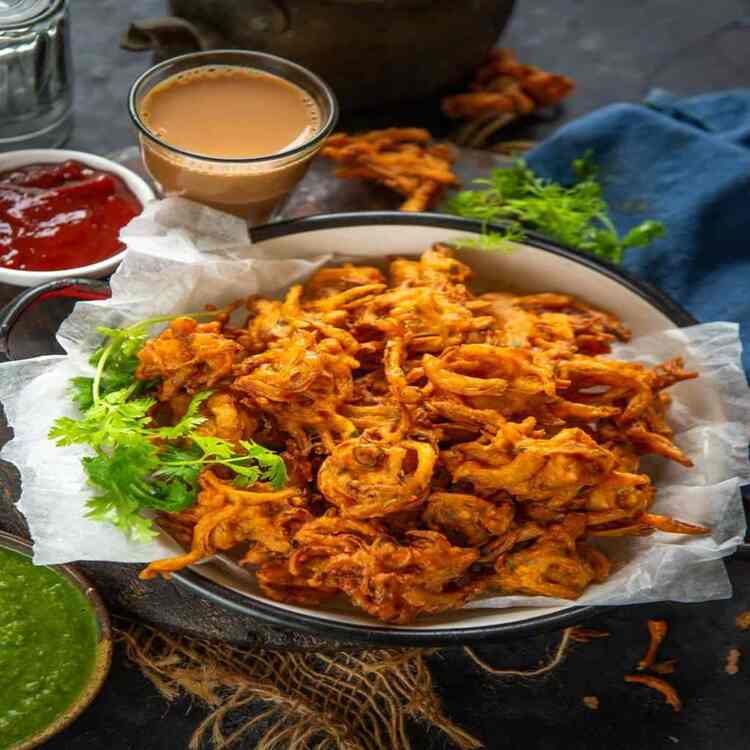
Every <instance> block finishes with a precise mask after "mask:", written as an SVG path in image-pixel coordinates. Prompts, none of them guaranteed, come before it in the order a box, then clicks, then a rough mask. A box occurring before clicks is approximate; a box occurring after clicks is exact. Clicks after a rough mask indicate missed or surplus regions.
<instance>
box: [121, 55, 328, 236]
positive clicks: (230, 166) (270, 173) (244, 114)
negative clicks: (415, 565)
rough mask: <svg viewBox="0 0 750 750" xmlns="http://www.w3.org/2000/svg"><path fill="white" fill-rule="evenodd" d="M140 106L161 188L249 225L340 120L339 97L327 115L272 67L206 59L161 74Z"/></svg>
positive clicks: (281, 194)
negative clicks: (234, 216)
mask: <svg viewBox="0 0 750 750" xmlns="http://www.w3.org/2000/svg"><path fill="white" fill-rule="evenodd" d="M220 54H221V53H216V55H220ZM239 54H241V53H234V56H235V57H236V56H237V55H239ZM248 54H254V55H258V53H248ZM186 57H189V56H186ZM196 57H200V55H197V56H196ZM261 57H262V56H261ZM266 57H271V56H266ZM180 59H181V58H176V60H180ZM271 59H272V60H279V59H278V58H271ZM170 62H172V61H167V64H168V63H170ZM280 62H281V63H286V61H283V60H281V61H280ZM286 64H287V65H289V66H293V64H292V63H286ZM163 65H165V64H164V63H163V64H162V66H157V68H155V69H153V70H156V69H158V68H160V67H163ZM293 67H294V68H297V67H298V66H293ZM299 70H301V71H303V72H306V71H304V69H302V68H300V69H299ZM146 75H148V74H146ZM309 75H310V76H311V77H312V74H309ZM315 80H319V79H315ZM141 81H143V77H142V78H141V79H140V80H139V81H137V82H136V84H134V89H135V88H136V87H137V86H138V85H139V83H140V82H141ZM321 85H322V86H324V84H322V82H321ZM331 98H332V97H331ZM132 101H133V100H132V97H131V112H132ZM136 111H137V119H136V124H137V125H138V126H139V127H140V128H141V138H140V140H141V152H142V155H143V160H144V162H145V165H146V168H147V169H148V171H149V173H150V174H151V176H152V177H153V179H154V180H155V182H156V183H157V184H158V185H159V187H160V189H161V191H162V193H164V194H167V195H175V194H176V195H182V196H184V197H186V198H191V199H193V200H196V201H198V202H200V203H204V204H206V205H208V206H211V207H213V208H217V209H219V210H222V211H227V212H229V213H232V214H235V215H237V216H240V217H242V218H245V219H247V221H248V222H249V223H250V224H251V225H252V224H258V223H261V222H264V221H267V220H268V219H269V218H270V216H271V215H272V213H273V212H274V210H275V209H276V208H277V207H278V206H279V205H280V204H281V203H282V202H283V200H284V199H285V198H286V196H287V195H288V193H289V192H290V191H291V190H292V189H293V188H294V186H295V185H296V184H297V183H298V182H299V180H300V179H301V178H302V177H303V175H304V173H305V171H306V170H307V167H308V166H309V163H310V159H311V157H312V156H313V155H314V154H315V153H316V152H317V151H318V149H319V148H320V146H321V145H322V143H323V140H324V137H318V136H321V135H326V134H327V132H329V131H330V127H332V122H331V120H332V119H334V120H335V101H334V102H333V105H332V107H331V112H328V113H323V112H321V107H320V106H319V104H318V102H317V101H316V100H315V99H314V98H313V96H312V95H311V94H310V93H308V91H306V90H305V89H303V88H302V87H301V86H299V85H297V84H296V83H293V82H292V81H290V80H286V79H285V78H282V77H281V76H279V75H276V74H274V73H272V72H269V71H266V70H261V69H258V68H253V67H248V66H247V65H231V64H208V65H199V66H197V67H190V68H187V69H183V70H179V72H176V73H174V74H172V75H169V76H167V77H164V78H162V79H161V80H159V81H158V82H156V83H155V84H154V85H153V86H152V87H151V88H149V89H148V90H147V91H146V93H145V94H143V95H142V96H141V98H140V101H138V102H137V104H136ZM326 115H327V120H328V122H324V120H325V119H326ZM138 120H140V122H138ZM324 126H326V127H325V130H326V131H327V132H326V133H325V134H322V132H321V131H322V130H323V127H324ZM144 131H145V132H144ZM144 135H145V136H147V137H144Z"/></svg>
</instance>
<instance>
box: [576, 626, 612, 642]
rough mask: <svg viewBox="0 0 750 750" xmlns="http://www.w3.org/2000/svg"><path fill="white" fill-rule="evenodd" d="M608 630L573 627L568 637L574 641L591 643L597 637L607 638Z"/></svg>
mask: <svg viewBox="0 0 750 750" xmlns="http://www.w3.org/2000/svg"><path fill="white" fill-rule="evenodd" d="M609 636H610V632H609V631H608V630H599V629H598V628H580V627H575V628H571V630H570V639H571V640H572V641H575V642H576V643H591V641H593V640H595V639H597V638H609Z"/></svg>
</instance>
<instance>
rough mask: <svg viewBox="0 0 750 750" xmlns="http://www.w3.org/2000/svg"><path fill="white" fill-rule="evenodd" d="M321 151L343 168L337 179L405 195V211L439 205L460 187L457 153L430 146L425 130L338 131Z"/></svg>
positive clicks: (337, 174)
mask: <svg viewBox="0 0 750 750" xmlns="http://www.w3.org/2000/svg"><path fill="white" fill-rule="evenodd" d="M320 153H321V154H322V155H323V156H325V157H327V158H329V159H332V160H333V161H335V162H337V163H339V164H341V167H340V168H339V169H338V170H336V177H341V178H345V179H346V178H359V179H364V180H369V181H371V182H375V183H378V184H380V185H383V186H384V187H387V188H389V189H390V190H393V191H395V192H396V193H398V194H399V195H402V196H404V197H405V198H406V200H405V201H404V202H403V203H402V204H401V206H400V209H399V210H401V211H426V210H427V209H428V208H432V207H434V206H436V205H437V203H438V201H439V200H440V198H441V197H442V195H443V193H444V192H445V190H446V188H449V187H455V186H456V185H458V179H457V178H456V175H455V174H453V170H452V165H453V162H454V161H455V160H456V153H455V150H454V149H453V148H452V147H451V146H449V145H447V144H444V143H432V136H431V135H430V133H429V132H428V131H427V130H423V129H422V128H387V129H385V130H371V131H370V132H368V133H360V134H358V135H348V134H346V133H334V134H333V135H332V136H330V138H329V139H328V140H327V141H326V145H325V146H324V147H323V149H322V150H321V152H320Z"/></svg>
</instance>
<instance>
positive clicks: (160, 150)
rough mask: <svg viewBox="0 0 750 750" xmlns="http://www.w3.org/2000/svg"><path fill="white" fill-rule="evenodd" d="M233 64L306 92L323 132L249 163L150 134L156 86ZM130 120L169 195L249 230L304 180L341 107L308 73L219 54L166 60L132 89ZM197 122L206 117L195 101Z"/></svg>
mask: <svg viewBox="0 0 750 750" xmlns="http://www.w3.org/2000/svg"><path fill="white" fill-rule="evenodd" d="M217 65H231V66H239V67H245V68H251V69H253V70H256V71H262V72H266V73H271V74H273V75H276V76H278V77H280V78H284V79H286V80H287V81H289V82H291V83H293V84H296V85H297V86H299V87H300V88H301V89H303V90H304V91H305V92H306V93H307V94H308V96H310V97H311V98H312V100H313V101H314V102H315V104H316V105H317V107H318V109H319V111H320V129H319V130H317V131H316V132H315V133H313V134H312V135H311V137H310V138H309V140H307V141H305V142H303V143H301V144H297V145H295V146H294V147H292V148H289V149H287V150H285V151H280V152H278V153H275V154H269V155H268V156H254V157H249V158H246V159H237V158H221V157H215V156H203V155H201V154H195V153H191V152H189V151H185V150H183V149H181V148H177V147H175V146H172V145H170V144H169V143H167V142H165V141H163V140H162V139H160V138H159V137H158V136H157V135H155V134H154V133H152V132H151V131H150V130H149V129H148V128H147V127H146V125H145V124H144V122H143V121H142V119H141V116H140V112H139V107H140V104H141V102H142V101H143V99H144V97H145V96H146V95H147V94H148V92H149V91H151V89H153V88H154V86H156V85H157V84H159V83H161V82H162V81H164V80H165V79H167V78H170V77H171V76H174V75H177V74H178V73H184V72H185V71H188V70H193V69H195V68H201V67H204V66H206V67H208V66H217ZM128 107H129V110H130V117H131V118H132V120H133V123H134V124H135V126H136V128H137V129H138V141H139V144H140V150H141V157H142V159H143V162H144V164H145V166H146V169H147V170H148V172H149V174H150V175H151V177H152V179H153V180H154V182H155V183H156V184H157V186H158V188H159V190H160V192H161V193H162V194H163V195H180V196H183V197H185V198H190V199H191V200H194V201H197V202H198V203H203V204H205V205H207V206H211V207H212V208H217V209H219V210H220V211H226V212H228V213H231V214H234V215H235V216H240V217H241V218H243V219H246V220H247V222H248V224H250V225H251V226H253V225H256V224H261V223H263V222H266V221H268V220H269V219H270V218H271V217H272V216H273V214H274V212H276V211H278V209H279V208H280V207H281V206H282V205H283V203H284V201H285V199H286V197H287V196H288V195H289V193H290V192H291V191H292V190H293V189H294V187H295V186H296V185H297V183H298V182H299V181H300V180H301V179H302V177H303V176H304V174H305V172H306V171H307V168H308V166H309V165H310V160H311V159H312V157H313V156H314V155H315V154H316V153H317V152H318V151H319V150H320V148H321V146H322V145H323V143H324V142H325V140H326V138H327V137H328V135H329V134H330V133H331V131H332V130H333V128H334V126H335V125H336V120H337V119H338V104H337V102H336V98H335V96H334V94H333V92H332V91H331V89H330V88H329V87H328V85H327V84H326V83H325V82H324V81H322V80H321V79H320V78H318V77H317V76H316V75H315V74H314V73H311V72H310V71H309V70H306V69H305V68H303V67H301V66H300V65H296V64H295V63H293V62H290V61H289V60H284V59H283V58H281V57H276V56H274V55H268V54H265V53H262V52H249V51H241V50H216V51H210V52H195V53H191V54H188V55H182V56H180V57H175V58H172V59H171V60H166V61H165V62H162V63H160V64H159V65H156V66H154V67H153V68H151V69H150V70H147V71H146V72H145V73H144V74H143V75H142V76H141V77H140V78H138V79H137V80H136V81H135V83H134V84H133V85H132V87H131V89H130V96H129V100H128ZM195 116H196V117H200V103H199V102H196V109H195Z"/></svg>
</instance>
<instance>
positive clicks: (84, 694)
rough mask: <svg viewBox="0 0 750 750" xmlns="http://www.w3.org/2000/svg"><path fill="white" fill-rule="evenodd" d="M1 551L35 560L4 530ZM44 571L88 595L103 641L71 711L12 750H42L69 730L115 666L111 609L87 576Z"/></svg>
mask: <svg viewBox="0 0 750 750" xmlns="http://www.w3.org/2000/svg"><path fill="white" fill-rule="evenodd" d="M0 548H2V549H7V550H10V551H11V552H17V553H18V554H20V555H23V556H24V557H28V558H31V557H32V555H33V546H32V545H31V543H30V542H28V541H27V540H26V539H22V538H21V537H19V536H15V535H14V534H9V533H7V532H5V531H1V530H0ZM40 567H44V568H49V569H51V570H54V571H55V572H56V573H58V574H60V575H61V576H62V577H63V578H65V579H66V580H67V581H68V583H70V584H71V585H73V586H75V587H76V588H77V589H78V590H79V591H80V592H81V593H82V594H83V595H84V597H85V598H86V600H87V601H88V603H89V605H90V607H91V611H92V614H93V615H94V618H95V619H96V622H97V626H98V628H99V638H98V640H97V645H96V656H95V660H94V666H93V669H92V672H91V676H90V677H89V680H88V682H87V683H86V684H85V685H84V687H83V689H82V691H81V693H80V694H79V695H78V696H77V697H76V698H75V700H74V701H73V703H72V704H71V705H70V706H68V708H66V709H63V710H62V712H61V713H60V714H58V716H57V717H56V718H55V719H54V720H53V721H52V723H51V724H48V725H47V726H46V727H43V728H42V729H40V730H39V731H38V732H37V733H36V734H33V735H31V736H29V737H26V738H24V739H22V740H20V741H19V742H17V743H16V744H15V745H11V748H10V750H32V748H35V747H40V746H41V745H42V744H43V743H45V742H46V741H47V740H49V739H51V738H52V737H53V736H54V735H56V734H58V733H59V732H62V731H63V730H64V729H66V728H67V727H69V726H70V725H71V724H72V723H73V722H74V721H75V720H76V719H77V718H78V717H79V716H80V715H81V714H82V713H83V712H84V711H85V710H86V709H87V708H88V707H89V706H90V705H91V703H92V701H93V700H94V698H96V696H97V695H98V694H99V691H100V690H101V688H102V686H103V685H104V682H105V681H106V679H107V676H108V675H109V669H110V666H111V664H112V624H111V622H110V619H109V613H108V612H107V608H106V607H105V605H104V602H103V601H102V599H101V597H100V596H99V594H98V592H97V591H96V589H95V588H94V587H93V586H92V585H91V583H90V582H89V581H88V579H86V577H85V576H83V575H82V574H81V573H79V572H78V571H77V570H76V569H75V568H74V567H72V566H70V565H42V566H40Z"/></svg>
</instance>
